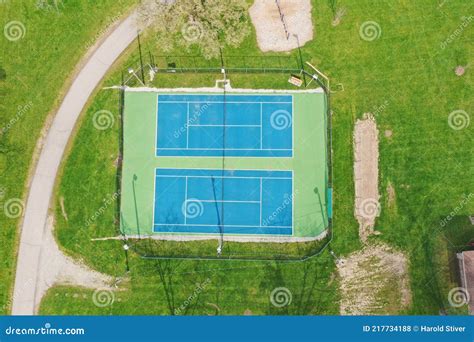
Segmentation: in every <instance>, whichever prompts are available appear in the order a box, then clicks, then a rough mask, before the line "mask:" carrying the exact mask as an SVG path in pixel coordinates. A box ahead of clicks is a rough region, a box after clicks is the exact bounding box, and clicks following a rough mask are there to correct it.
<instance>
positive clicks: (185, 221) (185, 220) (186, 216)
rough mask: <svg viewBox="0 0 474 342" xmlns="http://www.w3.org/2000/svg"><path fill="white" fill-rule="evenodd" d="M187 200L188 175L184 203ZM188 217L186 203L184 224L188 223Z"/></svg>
mask: <svg viewBox="0 0 474 342" xmlns="http://www.w3.org/2000/svg"><path fill="white" fill-rule="evenodd" d="M155 196H156V194H155ZM187 201H188V177H186V186H185V188H184V202H183V203H186V202H187ZM187 219H188V208H187V207H186V204H185V205H184V224H186V223H187Z"/></svg>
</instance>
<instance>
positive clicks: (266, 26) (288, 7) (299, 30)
mask: <svg viewBox="0 0 474 342" xmlns="http://www.w3.org/2000/svg"><path fill="white" fill-rule="evenodd" d="M277 3H278V5H277ZM249 13H250V18H251V19H252V23H253V25H254V26H255V30H256V31H257V42H258V46H259V48H260V50H262V51H265V52H266V51H290V50H293V49H296V48H297V47H298V45H299V46H303V45H304V44H306V43H307V42H308V41H310V40H312V39H313V22H312V20H311V1H310V0H279V1H278V2H276V1H275V0H255V2H254V4H253V5H252V7H250V9H249Z"/></svg>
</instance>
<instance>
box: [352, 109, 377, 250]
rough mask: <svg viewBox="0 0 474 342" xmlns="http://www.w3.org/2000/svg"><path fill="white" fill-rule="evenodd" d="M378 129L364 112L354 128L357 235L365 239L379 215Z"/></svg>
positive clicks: (372, 118) (371, 118)
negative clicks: (362, 117)
mask: <svg viewBox="0 0 474 342" xmlns="http://www.w3.org/2000/svg"><path fill="white" fill-rule="evenodd" d="M378 134H379V131H378V130H377V124H376V122H375V119H374V117H373V116H372V115H371V114H364V119H363V120H357V122H356V124H355V129H354V180H355V212H354V215H355V217H356V219H357V221H358V222H359V237H360V239H361V240H362V241H363V242H365V241H367V237H368V236H369V235H370V234H372V233H373V228H374V225H375V218H376V217H378V216H379V215H380V209H381V207H380V202H379V198H380V195H379V190H378V183H379V165H378V163H379V138H378Z"/></svg>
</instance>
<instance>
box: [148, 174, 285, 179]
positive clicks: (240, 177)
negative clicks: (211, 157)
mask: <svg viewBox="0 0 474 342" xmlns="http://www.w3.org/2000/svg"><path fill="white" fill-rule="evenodd" d="M156 177H157V178H158V177H163V178H184V177H186V178H209V179H211V178H212V176H189V175H188V176H186V175H156ZM214 178H218V179H222V178H229V179H260V178H264V179H285V180H291V179H292V178H290V177H243V176H214Z"/></svg>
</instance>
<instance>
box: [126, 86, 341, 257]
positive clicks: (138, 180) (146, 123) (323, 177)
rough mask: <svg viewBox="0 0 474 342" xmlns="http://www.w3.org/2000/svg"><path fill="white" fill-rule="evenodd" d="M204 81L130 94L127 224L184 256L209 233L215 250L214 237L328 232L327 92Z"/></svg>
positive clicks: (283, 238)
mask: <svg viewBox="0 0 474 342" xmlns="http://www.w3.org/2000/svg"><path fill="white" fill-rule="evenodd" d="M207 89H208V90H201V91H199V90H195V89H186V90H173V89H155V90H152V89H149V90H132V89H130V90H127V91H126V92H125V100H124V101H125V102H124V103H125V105H124V117H123V120H124V140H123V168H122V189H121V216H120V224H121V230H122V232H123V233H124V234H125V235H127V236H132V237H134V236H135V237H136V236H140V237H147V238H148V237H151V238H153V239H156V240H159V241H172V242H173V243H175V244H176V245H173V246H176V248H178V251H176V253H177V254H179V253H178V252H179V251H182V254H183V255H189V253H191V254H192V253H193V252H192V251H190V250H189V249H187V248H188V247H187V246H190V245H187V244H186V242H192V243H196V244H197V245H199V246H201V245H200V242H199V241H208V245H206V246H212V248H211V249H212V251H211V250H209V251H210V253H215V251H216V245H215V244H214V241H212V240H214V239H217V240H222V241H225V240H226V239H232V240H233V241H238V242H239V243H240V242H244V243H245V242H249V241H252V242H254V243H255V242H257V243H260V242H262V241H266V242H285V243H286V242H293V241H308V240H311V241H313V240H312V239H315V238H316V237H318V236H320V234H322V233H324V232H325V231H326V229H327V227H328V224H329V219H330V215H332V212H331V205H330V201H331V190H330V189H329V188H328V186H327V184H328V181H327V180H328V178H327V177H328V164H327V162H328V159H327V140H326V132H327V126H326V100H325V95H324V93H323V92H322V91H318V90H307V91H293V92H292V91H286V90H281V91H269V90H267V91H265V90H263V91H247V90H243V89H240V90H232V91H226V93H225V94H224V92H223V91H222V90H220V89H215V90H211V89H210V88H207ZM183 241H186V242H183ZM210 241H212V242H210ZM181 242H183V243H181ZM171 245H172V244H171V243H170V246H171ZM192 246H195V245H194V244H192ZM189 248H191V247H189ZM193 248H194V247H193ZM196 248H197V247H196ZM206 248H207V247H206ZM262 248H264V247H263V246H262ZM181 249H182V250H181ZM185 250H186V251H185Z"/></svg>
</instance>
